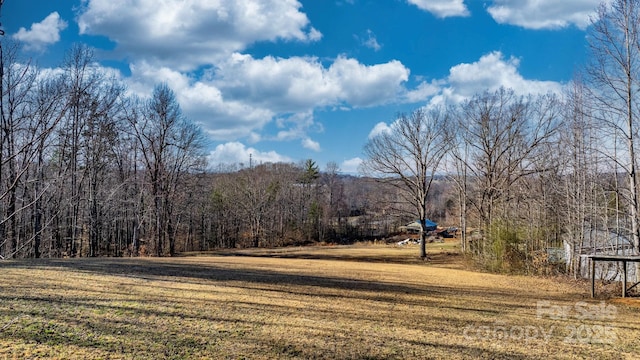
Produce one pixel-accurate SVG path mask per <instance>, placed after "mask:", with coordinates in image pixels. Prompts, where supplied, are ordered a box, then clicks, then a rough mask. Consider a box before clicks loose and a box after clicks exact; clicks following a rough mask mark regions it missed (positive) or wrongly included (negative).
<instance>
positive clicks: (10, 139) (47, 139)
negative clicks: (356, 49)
mask: <svg viewBox="0 0 640 360" xmlns="http://www.w3.org/2000/svg"><path fill="white" fill-rule="evenodd" d="M597 15H598V16H597V19H595V20H594V23H593V25H592V26H591V28H590V33H589V37H588V41H589V46H590V51H591V53H592V54H591V58H590V62H589V63H588V64H587V65H586V66H585V68H584V69H583V70H582V71H580V75H578V76H576V79H575V80H574V81H573V82H572V83H570V84H566V86H565V91H564V93H562V94H544V95H522V94H516V93H515V92H514V91H513V90H511V89H505V88H501V89H486V90H484V91H480V92H478V93H476V94H475V95H473V96H471V97H469V98H468V99H465V100H462V101H460V102H459V103H456V104H447V105H443V106H439V107H429V108H421V109H417V110H415V111H414V112H412V113H410V114H399V115H398V118H397V120H395V122H394V123H393V125H392V126H391V127H390V129H389V131H387V132H384V133H381V134H380V135H379V136H377V137H374V138H372V139H370V140H369V141H368V143H366V144H364V147H363V153H364V154H365V157H366V159H365V161H364V162H363V164H362V166H361V174H359V175H358V176H353V175H345V174H342V173H341V171H340V169H339V167H338V165H337V164H336V163H329V164H327V165H326V167H325V168H323V169H321V168H320V167H319V166H318V165H317V164H316V162H315V161H314V160H313V159H308V160H304V161H301V162H299V163H253V162H250V163H249V164H209V163H207V157H206V145H207V138H206V135H205V134H204V133H203V131H202V130H201V129H200V128H199V126H198V124H196V123H194V122H192V121H190V119H188V118H187V117H186V116H184V114H183V113H182V111H181V109H180V105H179V103H178V101H177V99H176V94H175V93H174V92H173V90H172V89H171V88H170V87H169V85H168V84H165V83H160V84H157V86H156V87H155V89H154V90H153V93H152V95H151V96H150V97H148V98H138V97H135V96H133V95H130V94H129V93H128V92H127V89H126V87H125V85H124V84H123V83H122V82H121V81H120V80H119V79H118V78H117V77H116V76H115V75H114V74H109V73H105V72H104V71H103V70H102V68H101V67H99V66H98V65H97V62H96V59H95V55H94V53H93V51H92V49H90V48H88V47H87V46H85V45H81V44H78V45H75V46H74V47H73V48H71V49H69V51H68V52H67V54H66V56H65V58H64V59H62V61H61V65H60V67H59V68H58V70H56V71H42V70H40V69H39V68H38V67H37V66H36V65H34V64H32V63H31V62H30V60H29V59H26V58H24V57H22V53H21V48H20V44H17V43H13V42H10V41H6V40H5V39H3V40H2V46H1V49H0V52H1V55H2V58H1V66H0V69H1V73H0V79H1V88H2V94H1V97H0V101H1V103H0V109H1V114H0V118H1V123H0V241H1V242H0V256H1V257H2V258H3V259H9V258H28V257H32V258H40V257H47V258H49V257H50V258H57V257H96V256H141V255H145V256H173V255H177V254H179V253H184V252H195V251H208V250H212V249H218V248H237V247H277V246H289V245H304V244H311V243H351V242H354V241H359V240H381V241H383V240H385V239H389V238H391V239H393V238H394V235H396V234H397V231H398V228H399V227H400V226H401V225H405V224H406V223H408V222H411V221H414V220H416V219H419V220H421V221H424V220H425V219H431V220H433V221H435V222H437V223H438V224H440V225H442V226H455V227H458V228H459V229H460V233H459V238H460V241H461V247H462V249H463V251H465V252H467V253H468V254H470V256H472V257H473V258H475V259H476V260H478V261H479V262H480V263H482V264H484V265H485V266H486V267H487V268H489V269H492V270H495V271H525V272H537V271H546V270H545V269H548V267H549V266H552V265H553V264H552V263H553V262H554V259H552V256H551V255H552V252H550V249H558V248H562V247H563V246H564V247H566V246H568V247H569V248H570V251H571V252H572V253H574V254H582V253H584V252H585V251H595V245H594V242H595V239H594V238H595V236H593V235H589V234H591V233H592V232H593V231H600V232H603V233H605V234H608V235H605V236H606V237H607V241H613V244H614V245H615V246H613V245H612V246H613V248H612V249H613V250H612V251H614V252H617V251H622V250H624V249H626V248H625V246H626V244H630V245H631V246H632V248H633V251H635V252H638V250H639V249H640V243H639V239H640V235H639V234H640V230H639V225H638V208H639V196H638V179H637V170H636V166H637V163H636V161H637V160H636V157H637V156H636V154H635V152H636V150H635V148H636V146H637V141H638V140H637V137H638V136H637V132H638V129H639V127H638V115H639V114H638V111H639V107H638V102H637V101H636V100H640V99H639V98H638V96H639V92H638V89H639V88H638V81H639V80H640V71H639V70H640V69H639V65H638V61H639V60H640V33H638V31H639V30H638V29H637V27H636V26H635V24H637V23H638V21H640V16H639V15H638V10H637V9H636V8H635V7H633V6H631V5H630V3H629V2H626V1H617V2H616V3H615V6H613V7H611V8H609V7H605V6H603V7H601V8H600V10H599V11H598V13H597ZM610 234H613V237H614V240H611V239H609V237H610ZM585 240H586V242H587V243H588V242H591V244H587V246H585ZM426 242H427V239H426V237H423V239H422V244H423V245H424V244H425V243H426ZM426 255H427V253H426V250H425V247H424V246H423V248H422V253H421V256H422V257H426ZM568 268H569V270H571V269H572V264H569V266H568Z"/></svg>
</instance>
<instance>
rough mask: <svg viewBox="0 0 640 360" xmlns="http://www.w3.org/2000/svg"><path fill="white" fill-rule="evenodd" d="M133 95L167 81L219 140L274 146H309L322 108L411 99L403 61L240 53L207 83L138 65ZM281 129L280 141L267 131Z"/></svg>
mask: <svg viewBox="0 0 640 360" xmlns="http://www.w3.org/2000/svg"><path fill="white" fill-rule="evenodd" d="M130 69H131V77H130V78H129V79H128V82H129V86H128V87H129V89H130V91H131V92H134V93H136V94H139V95H141V96H148V95H150V92H151V89H153V86H154V85H156V84H157V83H159V82H166V83H167V84H169V86H170V87H171V88H172V89H173V90H174V91H175V92H176V96H177V98H178V100H179V102H180V105H181V106H182V108H183V110H184V112H185V114H186V115H187V116H188V117H189V118H191V119H192V120H194V121H197V122H199V123H200V124H202V126H203V128H204V129H205V131H206V132H207V133H208V134H210V135H211V136H212V137H213V138H214V139H216V140H221V141H232V140H237V139H240V138H244V137H249V138H250V140H249V141H251V142H254V141H255V139H258V138H270V139H273V140H280V141H286V140H294V139H302V140H304V139H306V138H307V137H309V136H308V132H309V131H313V132H321V131H322V126H321V125H320V124H318V123H317V122H315V121H314V116H313V114H314V111H315V110H316V109H318V108H323V107H347V108H349V107H365V106H374V105H377V104H385V103H391V102H393V101H398V100H400V99H401V98H400V97H401V95H402V94H404V93H405V92H406V89H405V88H404V82H405V81H406V80H407V78H408V75H409V70H408V69H406V68H405V67H404V66H403V65H402V64H401V63H400V62H398V61H391V62H388V63H384V64H378V65H363V64H361V63H359V62H358V61H357V60H354V59H349V58H345V57H338V58H337V59H336V60H335V61H334V62H333V63H332V64H330V65H329V66H328V67H326V66H324V65H323V64H322V63H320V62H319V61H318V60H317V59H315V58H303V57H293V58H289V59H279V58H273V57H270V56H268V57H265V58H263V59H254V58H253V57H251V56H249V55H242V54H234V55H233V56H232V57H231V58H230V59H228V61H226V62H224V63H220V64H219V66H218V67H217V68H215V69H211V70H209V71H208V73H207V74H205V76H202V77H200V78H195V77H194V76H192V75H187V74H185V73H183V72H180V71H177V70H174V69H171V68H169V67H158V66H154V65H152V64H149V63H147V62H138V63H135V64H132V65H131V67H130ZM274 121H275V122H277V124H278V128H279V129H280V130H278V133H277V134H273V135H266V134H260V136H256V134H257V133H259V132H261V130H263V128H264V127H265V125H267V124H269V123H272V122H274Z"/></svg>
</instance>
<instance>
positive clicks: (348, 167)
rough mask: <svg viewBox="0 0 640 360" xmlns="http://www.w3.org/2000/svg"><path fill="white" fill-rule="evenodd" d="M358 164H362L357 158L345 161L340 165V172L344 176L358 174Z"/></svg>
mask: <svg viewBox="0 0 640 360" xmlns="http://www.w3.org/2000/svg"><path fill="white" fill-rule="evenodd" d="M360 164H362V159H361V158H359V157H354V158H352V159H347V160H345V161H343V162H342V164H340V172H341V173H344V174H352V175H356V174H358V171H359V169H358V168H359V167H360Z"/></svg>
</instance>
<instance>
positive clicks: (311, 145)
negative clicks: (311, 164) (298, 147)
mask: <svg viewBox="0 0 640 360" xmlns="http://www.w3.org/2000/svg"><path fill="white" fill-rule="evenodd" d="M302 147H303V148H305V149H309V150H313V151H316V152H318V151H320V150H321V149H320V143H319V142H317V141H314V140H312V139H311V138H305V139H302Z"/></svg>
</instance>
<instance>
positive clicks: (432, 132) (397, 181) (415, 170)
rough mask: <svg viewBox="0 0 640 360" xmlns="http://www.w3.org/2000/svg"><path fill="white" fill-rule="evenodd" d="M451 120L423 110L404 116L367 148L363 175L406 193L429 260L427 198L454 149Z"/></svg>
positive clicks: (422, 253) (440, 112)
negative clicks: (417, 220)
mask: <svg viewBox="0 0 640 360" xmlns="http://www.w3.org/2000/svg"><path fill="white" fill-rule="evenodd" d="M449 122H450V118H449V115H448V113H446V112H445V111H444V110H443V109H440V108H438V109H432V110H424V109H419V110H416V111H414V112H413V113H411V114H410V115H406V114H401V115H400V116H399V118H398V119H397V120H396V121H395V122H394V123H393V124H391V126H390V128H389V130H388V131H385V132H381V133H379V134H378V135H376V136H374V137H372V138H370V139H369V141H368V142H367V144H366V145H365V147H364V153H365V155H366V159H365V161H364V162H363V164H362V170H363V172H365V173H367V174H371V175H374V176H376V177H378V178H379V179H380V181H384V182H386V183H389V184H391V185H392V186H395V187H397V188H399V189H401V190H402V191H403V192H402V194H403V199H402V200H404V201H406V202H408V203H409V204H411V206H412V208H413V211H414V212H415V213H414V215H417V216H418V219H419V221H420V224H421V225H422V233H421V237H420V257H421V258H423V259H424V258H426V257H427V252H426V236H427V226H426V219H427V197H428V196H429V190H430V189H431V184H432V182H433V180H434V177H435V176H436V173H437V171H438V170H439V168H440V162H441V161H442V159H443V157H444V156H445V154H446V153H447V151H448V150H449V147H450V141H449V139H448V134H449V131H448V129H447V127H448V126H449Z"/></svg>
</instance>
